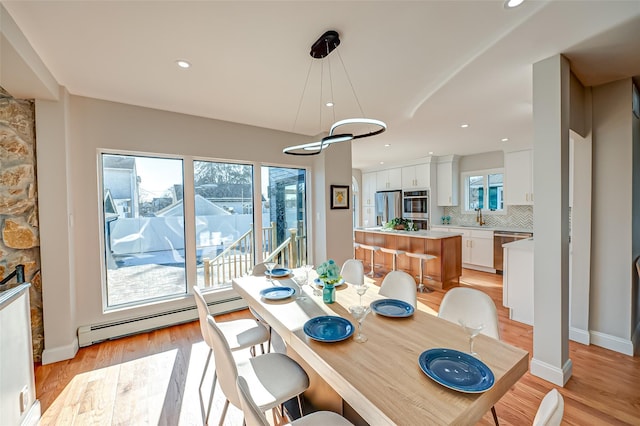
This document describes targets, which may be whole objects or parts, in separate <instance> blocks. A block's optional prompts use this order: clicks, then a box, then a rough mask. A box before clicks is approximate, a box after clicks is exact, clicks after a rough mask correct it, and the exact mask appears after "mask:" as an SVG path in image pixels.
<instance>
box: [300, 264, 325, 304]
mask: <svg viewBox="0 0 640 426" xmlns="http://www.w3.org/2000/svg"><path fill="white" fill-rule="evenodd" d="M303 268H304V272H305V274H306V277H307V284H309V286H310V287H311V288H312V289H313V295H314V296H320V295H322V293H320V290H318V289H317V288H316V286H314V285H311V283H310V282H309V274H311V271H313V265H304V266H303Z"/></svg>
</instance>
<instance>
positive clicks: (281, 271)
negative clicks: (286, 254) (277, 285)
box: [264, 268, 292, 278]
mask: <svg viewBox="0 0 640 426" xmlns="http://www.w3.org/2000/svg"><path fill="white" fill-rule="evenodd" d="M291 272H292V271H291V269H288V268H273V269H272V270H271V274H269V271H266V272H265V273H264V274H265V275H266V276H267V277H268V276H269V275H271V276H272V277H273V278H282V277H286V276H287V275H290V274H291Z"/></svg>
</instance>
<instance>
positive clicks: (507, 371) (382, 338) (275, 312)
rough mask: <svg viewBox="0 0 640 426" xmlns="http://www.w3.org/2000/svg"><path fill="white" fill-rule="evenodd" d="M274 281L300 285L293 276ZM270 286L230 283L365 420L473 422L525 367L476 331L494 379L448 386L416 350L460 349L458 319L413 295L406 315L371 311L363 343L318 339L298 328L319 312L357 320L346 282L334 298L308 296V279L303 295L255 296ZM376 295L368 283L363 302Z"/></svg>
mask: <svg viewBox="0 0 640 426" xmlns="http://www.w3.org/2000/svg"><path fill="white" fill-rule="evenodd" d="M296 272H297V273H302V272H301V271H296ZM274 281H277V282H276V285H283V286H289V287H293V288H295V289H296V290H297V291H298V289H299V288H298V286H297V285H296V283H295V282H294V280H293V279H292V277H291V278H284V279H279V280H274ZM271 285H272V284H270V283H269V282H268V281H267V279H266V278H265V277H253V276H249V277H242V278H237V279H235V280H234V281H233V287H234V289H235V290H236V291H238V293H239V294H240V295H242V297H244V298H245V299H246V301H247V303H248V304H249V305H250V306H251V307H252V308H253V309H255V310H256V311H257V312H258V313H259V314H260V315H261V316H262V317H263V318H264V319H265V320H266V321H267V322H268V323H269V324H270V325H271V326H272V327H273V328H274V330H275V331H276V332H277V333H278V334H279V335H280V336H282V338H283V339H284V341H285V342H286V343H287V345H289V347H290V348H291V349H293V350H294V351H295V352H296V353H297V354H298V355H299V356H301V357H302V358H303V359H304V360H305V362H307V363H308V364H309V365H310V366H311V367H312V368H313V369H314V370H315V371H316V372H317V373H318V374H319V375H320V376H321V377H322V378H323V379H324V380H325V381H326V382H327V383H328V384H329V385H330V386H331V387H333V389H334V390H335V391H336V392H337V393H338V394H339V395H340V396H341V397H342V398H343V399H344V401H346V402H347V403H348V404H349V405H350V406H351V407H353V409H355V410H356V411H357V412H358V414H359V415H360V416H361V417H362V418H363V419H364V420H366V421H367V422H368V423H369V424H371V425H376V426H377V425H384V424H397V425H418V424H456V425H457V424H475V423H476V422H477V421H478V420H479V419H480V418H481V417H482V416H483V415H484V414H485V413H486V412H487V411H488V410H490V409H491V407H492V406H493V405H494V404H495V403H496V402H497V401H498V400H499V399H500V398H501V397H502V396H503V395H504V394H505V393H506V392H507V391H508V390H509V388H510V387H511V386H513V385H514V384H515V383H516V382H517V381H518V379H519V378H520V377H521V376H522V375H523V374H524V373H526V372H527V369H528V354H527V352H526V351H523V350H521V349H519V348H516V347H513V346H511V345H508V344H506V343H503V342H500V341H498V340H495V339H492V338H490V337H487V336H484V335H480V336H478V337H476V341H475V345H474V346H475V347H474V349H475V350H476V352H478V353H479V354H480V357H481V359H482V361H483V362H484V363H485V364H487V365H488V366H489V368H490V369H491V370H492V372H493V374H494V376H495V384H494V385H493V387H492V388H491V389H489V390H487V391H486V392H483V393H480V394H468V393H462V392H457V391H454V390H451V389H448V388H446V387H444V386H442V385H440V384H438V383H436V382H435V381H433V380H431V379H430V378H429V377H427V376H426V375H425V374H424V373H423V372H422V370H421V369H420V366H419V365H418V357H419V356H420V354H421V353H422V352H424V351H425V350H427V349H431V348H450V349H456V350H460V351H463V352H466V351H467V350H468V338H467V335H466V334H465V333H464V331H463V330H462V328H461V327H460V326H459V325H457V324H453V323H451V322H449V321H446V320H443V319H440V318H438V317H436V316H434V315H433V314H432V312H433V311H432V310H431V309H430V308H428V307H427V306H425V305H423V304H421V303H420V302H418V309H417V310H416V312H415V313H414V315H412V316H411V317H408V318H387V317H383V316H379V315H376V314H374V313H370V314H369V315H368V316H367V318H366V319H365V320H364V322H363V326H362V331H363V333H364V334H366V335H367V337H368V338H369V340H368V341H367V342H365V343H357V342H355V341H354V340H353V338H349V339H347V340H344V341H341V342H336V343H323V342H317V341H314V340H313V339H311V338H309V337H308V336H307V335H306V334H305V333H304V331H303V326H304V323H305V322H306V321H307V320H309V319H311V318H314V317H317V316H321V315H337V316H341V317H343V318H346V319H348V320H349V321H351V323H352V324H353V325H354V326H357V322H356V321H355V320H354V319H353V317H352V316H351V314H350V313H349V311H348V307H349V306H351V305H356V304H358V295H357V294H356V292H355V290H354V289H353V287H351V286H350V285H348V284H345V285H342V286H339V287H336V303H333V304H330V305H326V304H324V303H323V302H322V296H313V293H312V291H311V289H310V288H309V286H305V288H304V292H305V295H306V297H307V298H306V299H304V300H301V299H296V298H295V296H294V297H292V298H289V299H286V300H280V301H269V300H265V299H262V298H261V297H260V290H262V289H265V288H268V287H270V286H271ZM381 298H382V296H379V295H378V287H377V286H370V288H369V290H368V291H367V293H366V294H365V295H364V296H363V297H362V302H363V304H369V303H370V302H372V301H374V300H377V299H381ZM354 335H355V333H354Z"/></svg>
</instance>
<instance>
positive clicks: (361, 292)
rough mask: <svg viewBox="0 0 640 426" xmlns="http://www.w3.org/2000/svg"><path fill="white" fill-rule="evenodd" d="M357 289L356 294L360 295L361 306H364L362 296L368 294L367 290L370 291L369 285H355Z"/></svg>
mask: <svg viewBox="0 0 640 426" xmlns="http://www.w3.org/2000/svg"><path fill="white" fill-rule="evenodd" d="M354 287H355V289H356V293H358V296H360V306H362V296H363V295H364V294H365V293H366V292H367V290H368V289H369V284H367V283H360V284H355V285H354Z"/></svg>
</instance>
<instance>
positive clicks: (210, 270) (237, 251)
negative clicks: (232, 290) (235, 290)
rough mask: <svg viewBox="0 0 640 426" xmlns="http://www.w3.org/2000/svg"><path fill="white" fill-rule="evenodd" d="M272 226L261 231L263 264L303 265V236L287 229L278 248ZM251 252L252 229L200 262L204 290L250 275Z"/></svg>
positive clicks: (272, 224) (304, 249) (274, 229)
mask: <svg viewBox="0 0 640 426" xmlns="http://www.w3.org/2000/svg"><path fill="white" fill-rule="evenodd" d="M275 242H276V227H275V223H273V222H272V223H271V226H269V227H265V228H263V229H262V259H263V262H267V261H274V262H277V263H278V264H279V265H281V266H283V267H286V268H295V267H298V266H300V265H303V264H304V263H306V253H307V250H306V237H304V236H298V230H297V229H296V228H290V229H289V237H288V238H287V239H285V240H284V241H283V242H282V243H281V244H280V245H279V246H278V247H275V248H274V245H275ZM253 253H254V250H253V227H251V229H249V230H248V231H247V232H245V233H244V234H243V235H242V236H240V238H238V239H237V240H236V241H234V242H233V243H231V244H230V245H229V246H228V247H227V248H225V249H224V250H223V251H222V252H221V253H220V254H218V255H217V256H216V257H214V258H213V259H209V258H204V259H202V262H203V265H204V285H205V287H220V286H222V285H224V284H228V283H230V282H231V280H233V279H234V278H236V277H241V276H242V275H245V274H249V273H251V270H252V269H253V265H255V263H256V262H255V259H254V255H253Z"/></svg>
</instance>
